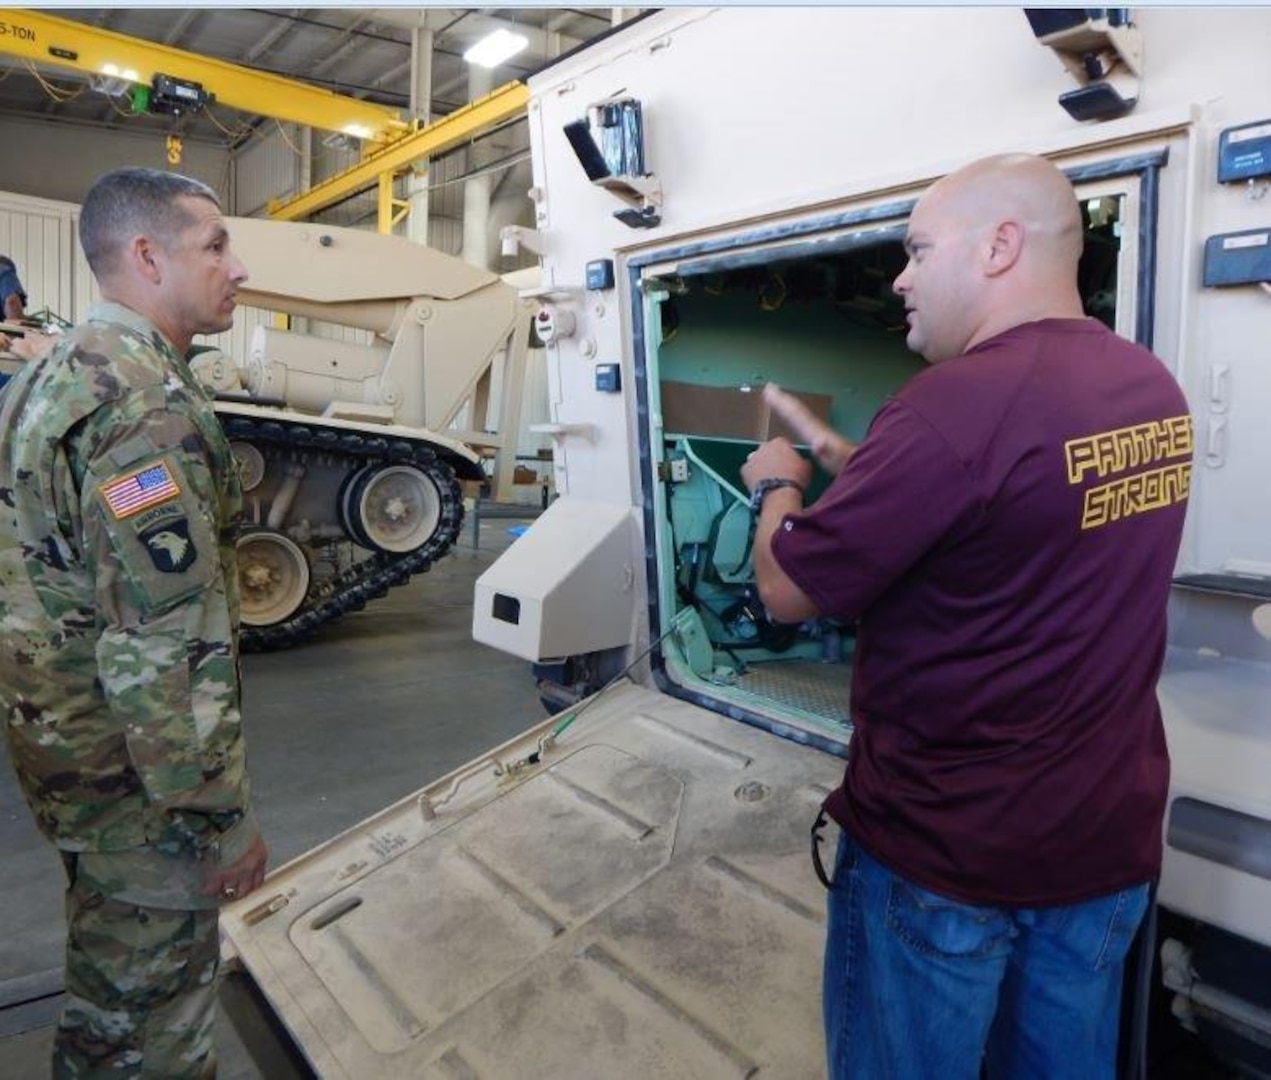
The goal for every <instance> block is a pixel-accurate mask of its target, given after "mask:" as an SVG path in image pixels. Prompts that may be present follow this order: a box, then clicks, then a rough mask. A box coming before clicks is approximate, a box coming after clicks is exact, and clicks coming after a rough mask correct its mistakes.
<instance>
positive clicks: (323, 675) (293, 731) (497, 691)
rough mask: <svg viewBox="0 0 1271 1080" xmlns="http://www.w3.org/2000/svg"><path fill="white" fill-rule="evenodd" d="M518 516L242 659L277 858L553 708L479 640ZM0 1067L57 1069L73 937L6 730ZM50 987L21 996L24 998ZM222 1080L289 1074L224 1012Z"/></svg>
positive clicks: (516, 665) (1, 790)
mask: <svg viewBox="0 0 1271 1080" xmlns="http://www.w3.org/2000/svg"><path fill="white" fill-rule="evenodd" d="M513 525H514V522H513V521H512V520H504V519H490V518H489V517H485V518H483V520H482V522H481V530H480V533H481V535H480V545H479V547H478V548H477V549H474V547H473V544H472V535H471V530H470V528H468V527H467V526H465V528H464V532H463V534H462V535H461V537H460V541H459V543H458V544H457V545H456V547H455V549H454V550H453V551H452V553H451V554H450V555H449V556H447V557H446V558H445V559H444V560H442V561H441V562H440V563H439V564H438V565H437V566H435V567H434V568H433V569H432V570H431V571H429V572H428V573H426V574H423V575H420V576H419V577H417V578H415V579H414V580H413V581H412V582H411V583H410V584H409V585H407V586H405V587H404V588H401V589H398V590H395V591H394V592H393V593H390V594H389V596H387V597H385V598H384V599H382V600H379V601H376V602H374V603H373V604H371V605H370V606H369V607H368V608H367V609H366V610H364V611H362V612H358V613H357V614H355V615H351V616H346V617H345V618H344V619H342V620H341V621H340V622H338V623H336V624H334V625H332V626H330V627H328V628H327V629H326V630H324V631H323V632H322V633H321V634H320V635H318V636H317V637H316V638H314V639H313V640H312V641H310V642H309V643H307V644H305V645H301V646H299V647H296V648H293V649H290V650H286V651H284V652H279V653H272V654H263V655H254V656H247V657H245V658H244V665H243V666H244V698H245V701H244V715H245V720H246V725H247V745H248V767H249V771H250V774H251V777H252V784H253V790H254V794H255V801H256V808H257V812H258V814H259V817H260V820H261V823H262V827H263V829H264V833H265V839H266V842H267V843H268V845H269V849H270V863H271V865H273V866H280V865H282V863H284V862H286V861H287V860H289V859H292V858H295V857H296V856H298V855H301V854H303V853H304V852H305V851H307V850H309V849H310V848H312V847H313V846H315V845H316V844H318V843H320V842H321V841H323V840H326V839H328V838H329V837H331V836H334V835H335V834H336V833H338V832H340V831H342V830H343V829H346V828H348V827H350V826H352V825H355V824H357V823H358V822H359V821H361V820H363V819H364V818H366V817H368V816H369V815H370V814H372V813H374V812H375V811H377V810H380V809H382V808H383V807H385V806H387V805H388V804H389V803H391V802H394V801H396V800H397V799H399V798H401V797H402V796H405V795H408V794H409V793H410V792H412V791H414V790H415V789H417V788H419V787H422V786H423V785H424V784H426V783H429V782H430V781H432V780H434V779H436V778H438V777H440V776H443V775H444V774H446V773H448V772H450V771H451V770H452V769H454V768H456V767H457V766H459V765H462V764H463V763H464V762H466V761H468V760H469V759H471V758H472V757H474V756H476V755H477V754H478V753H479V752H480V751H482V750H485V749H488V748H489V747H491V746H494V745H497V744H498V743H500V742H503V741H504V740H505V739H507V738H508V737H510V736H511V735H514V734H516V733H517V732H519V731H521V730H523V729H524V728H526V727H528V726H529V725H530V724H532V723H534V722H536V721H538V720H540V719H542V717H543V716H544V715H545V714H544V712H543V708H542V705H541V704H540V703H539V700H538V697H537V694H536V693H535V690H534V684H533V681H532V679H531V677H530V671H529V666H528V664H526V663H525V662H523V661H521V660H517V659H515V658H514V657H510V656H508V655H507V654H505V653H500V652H497V651H495V650H492V649H489V648H486V647H485V646H482V645H478V644H476V643H475V642H473V640H472V635H471V624H472V586H473V582H474V581H475V580H476V578H477V577H478V576H479V575H480V574H481V573H482V571H484V570H485V568H486V567H488V566H489V565H490V563H491V562H493V561H494V558H495V557H496V556H497V555H498V553H499V552H501V551H502V550H503V549H505V548H506V547H507V545H508V544H509V543H510V542H511V537H510V536H509V534H508V529H509V527H511V526H513ZM0 758H3V759H4V760H3V762H2V763H0V859H2V860H3V865H4V867H5V868H6V874H5V879H6V880H5V885H4V888H3V890H2V891H0V920H2V922H0V925H3V926H4V927H5V933H4V935H3V937H0V1080H9V1078H13V1080H27V1078H31V1077H42V1076H47V1075H48V1055H49V1046H50V1044H51V1037H52V1028H51V1026H50V1025H51V1023H52V1021H53V1019H54V1016H55V1012H56V1007H57V998H56V997H55V996H43V995H50V992H51V991H52V990H54V989H55V988H56V987H57V986H58V985H59V982H58V980H59V978H60V969H61V965H62V949H63V942H64V936H65V933H64V924H63V916H62V889H63V884H64V878H63V876H62V869H61V864H60V862H59V860H58V858H57V856H56V853H55V852H54V850H53V848H52V847H51V846H50V845H49V844H47V843H46V842H45V841H44V840H43V838H42V837H41V836H40V835H39V833H38V832H37V831H36V829H35V826H34V825H33V824H32V821H31V817H30V814H29V812H28V811H27V808H26V804H25V803H24V802H23V800H22V796H21V793H20V792H19V791H18V788H17V784H16V781H15V780H14V777H13V773H12V770H11V768H10V767H9V763H8V759H7V755H6V753H5V751H4V747H3V745H2V744H0ZM40 996H43V1000H42V1001H40V1002H38V1003H35V1004H30V1005H26V1006H23V1007H8V1008H6V1007H5V1006H15V1003H17V1002H21V1001H30V999H32V998H33V997H40ZM218 1050H219V1054H220V1058H221V1072H220V1076H221V1077H222V1080H253V1078H256V1077H259V1076H263V1075H269V1076H271V1078H272V1077H273V1076H275V1075H278V1072H277V1071H276V1070H275V1069H274V1068H270V1067H266V1068H264V1069H262V1067H261V1066H260V1065H259V1064H258V1063H257V1062H255V1061H253V1060H252V1059H251V1058H250V1057H249V1056H248V1055H247V1053H246V1051H245V1050H244V1048H243V1046H242V1044H241V1043H240V1042H239V1040H238V1039H237V1037H236V1036H235V1034H234V1032H233V1030H232V1029H231V1026H230V1025H229V1024H227V1023H225V1022H222V1023H221V1024H220V1027H219V1029H218Z"/></svg>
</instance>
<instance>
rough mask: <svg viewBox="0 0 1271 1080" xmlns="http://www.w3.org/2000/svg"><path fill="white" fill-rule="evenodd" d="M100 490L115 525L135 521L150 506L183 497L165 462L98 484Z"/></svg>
mask: <svg viewBox="0 0 1271 1080" xmlns="http://www.w3.org/2000/svg"><path fill="white" fill-rule="evenodd" d="M97 490H98V491H99V492H100V493H101V496H102V498H103V499H104V500H105V501H106V505H107V506H108V507H109V508H110V512H111V514H113V515H114V517H115V520H116V521H118V520H120V519H122V518H126V517H132V515H133V514H139V513H141V511H142V510H144V509H146V507H148V506H154V505H155V504H156V503H161V502H165V501H166V500H168V499H174V498H176V497H177V496H178V495H180V494H181V488H180V486H178V484H177V482H176V480H174V479H173V478H172V472H171V470H169V468H168V466H167V463H166V462H163V461H160V462H159V463H158V464H157V465H149V466H147V467H146V468H144V469H137V470H136V471H135V472H130V473H128V474H126V475H125V476H118V477H115V479H113V480H108V481H106V483H104V484H99V485H98V487H97Z"/></svg>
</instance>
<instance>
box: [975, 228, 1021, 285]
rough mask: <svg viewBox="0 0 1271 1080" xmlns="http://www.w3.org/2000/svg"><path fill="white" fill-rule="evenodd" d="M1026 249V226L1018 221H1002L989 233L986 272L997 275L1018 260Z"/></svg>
mask: <svg viewBox="0 0 1271 1080" xmlns="http://www.w3.org/2000/svg"><path fill="white" fill-rule="evenodd" d="M1023 249H1024V226H1023V225H1021V224H1020V223H1019V222H1018V221H1002V222H999V223H998V225H997V226H996V227H995V228H994V229H993V231H992V232H991V233H990V234H989V247H988V258H987V259H986V260H985V273H986V274H987V275H988V276H989V277H997V276H998V275H999V274H1003V273H1005V272H1006V271H1007V270H1009V269H1010V268H1011V267H1012V266H1014V265H1015V263H1016V262H1017V261H1018V259H1019V256H1020V252H1021V251H1023Z"/></svg>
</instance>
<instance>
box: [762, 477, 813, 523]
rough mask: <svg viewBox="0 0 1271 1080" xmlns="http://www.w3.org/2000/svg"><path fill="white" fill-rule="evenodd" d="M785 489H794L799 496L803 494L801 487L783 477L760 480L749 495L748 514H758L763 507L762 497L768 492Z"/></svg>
mask: <svg viewBox="0 0 1271 1080" xmlns="http://www.w3.org/2000/svg"><path fill="white" fill-rule="evenodd" d="M787 487H788V488H794V489H795V490H796V491H798V493H799V494H800V495H802V494H803V485H802V484H800V483H797V482H796V481H794V480H791V479H789V478H788V477H785V476H770V477H768V478H767V479H766V480H760V481H759V483H757V484H756V485H755V490H754V491H752V492H751V493H750V512H751V513H752V514H757V513H759V508H760V507H761V506H763V500H764V496H765V495H767V494H768V492H770V491H776V490H777V488H787Z"/></svg>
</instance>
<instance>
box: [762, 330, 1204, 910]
mask: <svg viewBox="0 0 1271 1080" xmlns="http://www.w3.org/2000/svg"><path fill="white" fill-rule="evenodd" d="M1191 455H1192V426H1191V418H1190V416H1189V414H1188V409H1187V403H1186V401H1185V399H1184V397H1183V395H1182V393H1181V392H1180V390H1179V388H1178V386H1177V384H1176V383H1175V381H1174V379H1173V378H1172V377H1171V375H1170V374H1169V372H1168V371H1166V369H1165V367H1164V366H1163V365H1162V364H1161V362H1160V361H1159V360H1158V359H1156V357H1154V356H1153V355H1152V354H1151V353H1150V352H1148V351H1147V350H1146V349H1143V348H1140V347H1139V346H1137V345H1132V344H1130V343H1128V342H1126V341H1124V340H1123V339H1121V338H1119V337H1117V336H1116V335H1115V334H1113V333H1112V332H1110V331H1109V330H1107V329H1106V328H1105V327H1104V326H1102V325H1101V324H1100V323H1098V322H1095V321H1094V320H1089V319H1073V320H1067V319H1048V320H1043V321H1041V322H1036V323H1029V324H1026V325H1023V326H1018V327H1015V328H1014V329H1012V330H1008V331H1007V332H1005V333H1003V334H1000V335H998V336H997V337H995V338H992V339H990V340H989V341H985V342H982V343H981V344H979V345H978V346H976V347H975V348H974V349H972V350H970V351H969V352H968V353H966V354H965V355H964V356H961V357H958V358H957V359H954V360H949V361H947V362H945V363H942V364H939V365H937V366H935V367H932V368H929V369H928V370H926V371H924V372H922V373H920V374H919V375H917V376H915V377H914V378H913V379H912V380H910V382H909V383H908V384H907V385H906V386H905V387H904V388H903V389H902V390H901V391H900V392H899V393H898V394H897V395H896V396H895V397H894V398H892V399H890V400H889V401H888V402H887V403H886V404H885V405H884V406H883V408H882V409H881V410H880V411H879V413H878V415H877V416H876V417H875V419H874V422H873V424H872V425H871V427H870V430H869V434H868V436H867V437H866V439H865V440H864V442H862V443H861V445H860V446H859V448H858V449H857V451H856V453H855V454H853V456H852V458H851V460H850V462H849V463H848V465H847V467H846V468H845V469H844V470H843V472H842V473H841V474H840V475H839V476H838V477H837V478H836V479H835V481H834V483H833V484H832V485H831V486H830V487H829V489H828V490H827V491H826V492H825V493H824V495H822V497H821V498H820V499H818V500H817V502H816V503H815V505H813V506H811V507H809V508H807V509H806V510H804V511H802V512H801V513H798V514H791V515H789V516H787V517H786V518H785V519H784V521H783V522H782V525H781V527H780V528H779V529H778V530H777V533H776V534H775V536H774V540H773V552H774V555H775V557H776V559H777V562H778V563H779V564H780V566H781V568H782V569H783V570H784V571H785V572H786V574H788V575H789V576H790V578H792V579H793V580H794V582H795V583H796V584H797V585H798V586H799V587H800V588H801V589H802V590H803V591H804V592H805V593H806V594H807V595H808V597H809V598H810V599H811V600H812V601H813V602H814V603H815V604H816V605H817V607H818V608H819V609H820V611H821V613H822V614H823V615H826V616H831V617H837V618H841V619H859V629H858V635H859V636H858V639H857V652H856V665H855V670H854V673H853V677H852V718H853V722H854V725H855V732H854V735H853V738H852V743H851V746H850V749H849V754H848V766H847V773H846V776H845V778H844V783H843V786H842V787H841V788H839V789H838V790H836V791H835V792H834V793H833V794H832V795H831V796H830V797H829V799H828V800H827V802H826V806H827V808H828V810H829V812H830V813H831V815H832V816H833V817H834V818H835V819H836V820H837V821H838V822H839V824H841V825H842V826H843V827H844V828H846V829H847V830H848V831H849V832H850V833H851V834H852V836H853V837H855V838H856V840H857V842H858V843H860V844H861V845H862V846H863V847H864V848H865V850H866V851H868V852H870V854H872V855H873V856H874V857H875V858H876V859H878V860H880V861H881V862H883V863H885V864H886V865H888V866H890V867H891V868H892V869H893V870H895V871H896V872H898V873H900V874H902V875H904V876H905V877H908V878H910V879H911V880H913V881H915V882H916V883H917V884H919V885H921V886H923V887H925V888H928V889H931V890H933V891H936V892H940V893H943V894H946V895H949V896H952V897H954V898H957V899H960V900H964V901H967V902H970V903H980V904H1000V905H1008V906H1020V907H1027V906H1041V905H1046V904H1060V903H1069V902H1075V901H1078V900H1082V899H1086V898H1088V897H1092V896H1097V895H1100V894H1103V893H1107V892H1112V891H1115V890H1117V889H1121V888H1125V887H1127V886H1130V885H1133V884H1136V883H1139V882H1143V881H1146V880H1148V879H1149V878H1152V877H1154V876H1155V875H1156V874H1157V873H1159V870H1160V863H1161V822H1162V816H1163V812H1164V806H1165V797H1166V788H1167V785H1168V779H1169V759H1168V756H1167V754H1166V748H1165V738H1164V732H1163V730H1162V727H1161V716H1160V708H1159V706H1158V704H1157V699H1156V680H1157V677H1158V675H1159V674H1160V669H1161V663H1162V659H1163V656H1164V650H1165V608H1166V600H1167V596H1168V592H1169V582H1170V578H1171V576H1172V574H1173V570H1174V561H1175V557H1176V555H1177V552H1178V545H1179V540H1180V537H1181V533H1182V527H1183V515H1184V511H1185V509H1186V499H1187V491H1188V481H1189V478H1190V468H1191V466H1190V462H1191Z"/></svg>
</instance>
